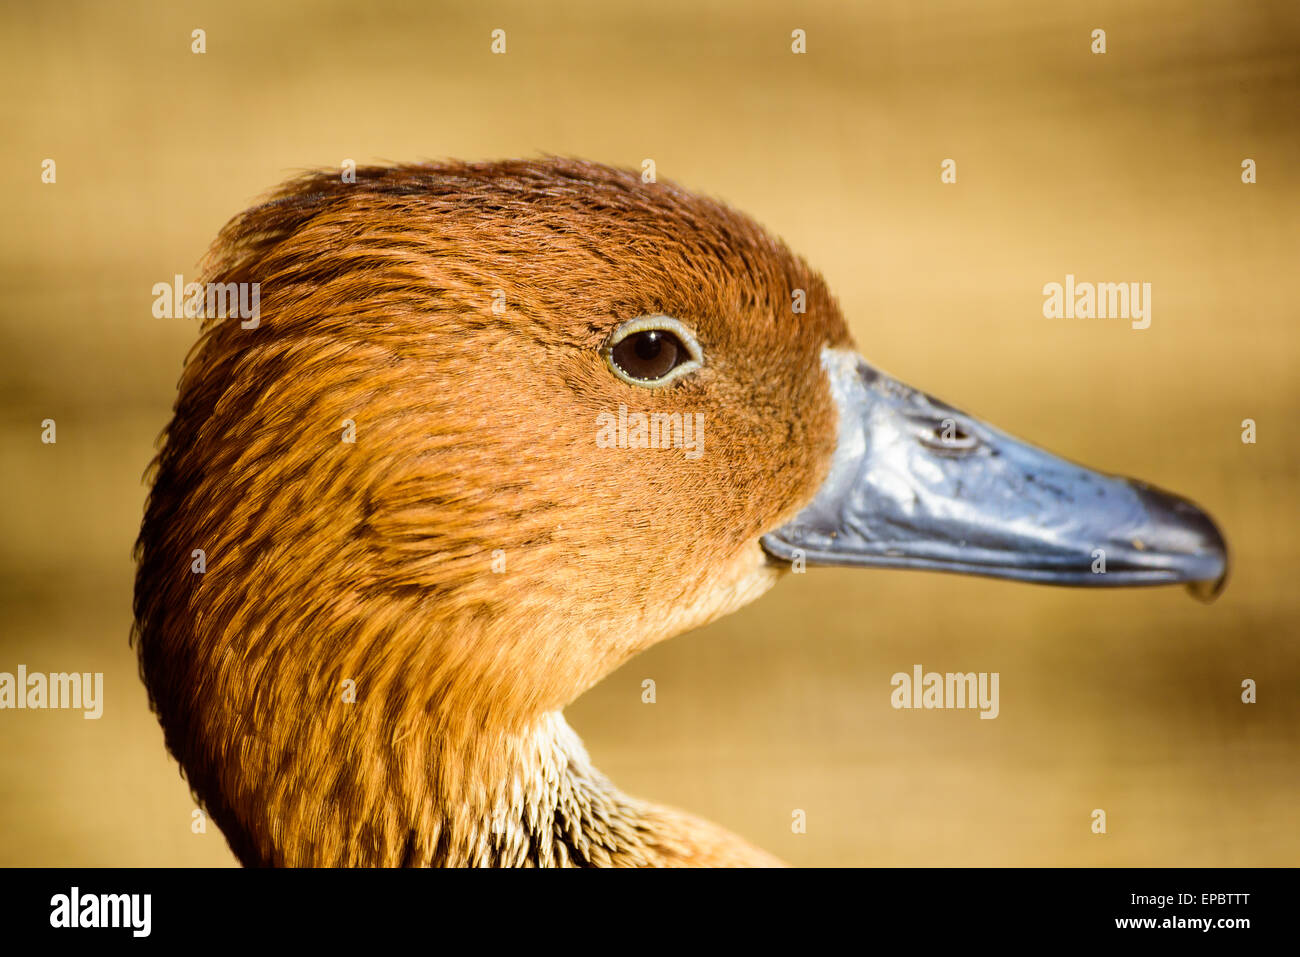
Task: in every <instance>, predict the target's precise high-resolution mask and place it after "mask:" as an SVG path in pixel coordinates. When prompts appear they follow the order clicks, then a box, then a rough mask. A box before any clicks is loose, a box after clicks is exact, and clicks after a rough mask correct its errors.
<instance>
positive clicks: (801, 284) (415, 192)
mask: <svg viewBox="0 0 1300 957" xmlns="http://www.w3.org/2000/svg"><path fill="white" fill-rule="evenodd" d="M205 279H206V281H210V282H258V283H260V289H261V319H260V325H259V326H258V328H256V329H242V328H241V327H240V324H239V322H238V321H237V320H234V319H231V320H225V321H217V320H212V319H209V320H207V321H206V322H205V326H204V329H203V332H202V335H201V338H200V341H199V342H198V343H197V345H196V346H195V348H194V350H193V351H192V353H191V355H190V357H189V358H188V360H187V363H186V367H185V371H184V374H183V376H182V379H181V382H180V388H179V396H178V398H177V401H176V406H175V413H174V417H173V419H172V421H171V424H170V425H169V426H168V428H167V430H166V432H165V435H164V441H163V444H162V446H161V451H160V453H159V455H158V457H157V459H156V461H155V463H154V474H155V478H154V484H153V488H152V492H151V494H150V497H149V502H148V506H147V509H146V514H145V519H144V523H143V527H142V529H141V533H140V539H139V543H138V546H137V551H138V559H139V571H138V576H137V580H136V595H135V612H136V641H137V646H138V650H139V655H140V662H141V669H142V674H143V677H144V680H145V682H146V684H147V686H148V689H149V693H150V696H151V700H152V702H153V706H154V708H155V710H156V711H157V713H158V716H159V718H160V720H161V722H162V725H163V728H164V730H165V733H166V739H167V744H168V747H169V748H170V750H171V751H172V753H173V754H174V755H175V756H176V758H177V759H178V760H179V762H180V764H181V766H182V768H183V769H184V772H185V774H186V775H187V778H188V780H189V782H190V784H191V786H192V787H193V789H194V791H195V792H196V794H197V795H198V797H199V798H200V799H201V800H202V801H203V803H204V804H205V805H206V806H207V807H208V808H209V810H210V813H211V814H212V816H213V818H214V819H215V820H216V822H217V823H218V824H219V825H220V827H221V828H222V830H223V832H224V833H225V834H226V835H227V837H228V839H229V841H230V843H231V846H232V848H233V849H234V851H235V853H236V855H237V856H238V857H239V859H240V860H241V861H243V862H244V863H245V864H250V865H253V864H277V865H399V864H407V865H429V864H450V865H489V864H492V865H526V864H537V865H551V864H578V865H588V864H592V865H614V864H626V865H642V864H681V863H685V864H733V863H770V862H771V859H770V858H768V857H767V856H766V855H763V854H762V853H761V852H758V851H755V850H754V849H753V848H750V847H749V846H748V845H746V844H745V843H744V842H742V841H740V839H738V838H735V837H733V836H731V835H729V834H727V833H726V832H724V831H722V830H721V829H719V828H716V827H714V826H712V825H709V824H706V823H704V822H702V821H698V820H696V819H694V818H690V817H688V816H686V815H684V814H682V813H680V812H677V811H672V810H669V809H663V808H657V807H655V806H653V805H649V804H646V803H643V802H640V801H637V800H634V799H632V798H629V797H626V796H624V795H623V794H621V793H620V792H619V791H618V790H617V789H616V788H614V787H613V786H612V785H611V784H610V783H609V782H608V781H607V780H606V779H605V778H604V777H603V776H601V775H600V774H599V773H598V772H596V771H595V770H594V769H593V768H592V767H591V766H590V763H589V762H588V761H587V758H586V755H585V753H583V750H582V747H581V744H580V742H578V740H577V738H576V736H575V735H574V734H573V733H572V732H571V731H570V730H569V729H568V727H567V726H566V725H565V724H564V722H563V719H562V718H561V717H560V716H559V712H560V710H561V709H562V708H563V707H564V706H565V705H566V704H567V703H568V702H569V701H571V700H573V699H574V698H575V697H576V696H577V695H579V694H581V693H582V692H583V691H584V690H585V689H587V688H588V687H590V686H591V685H592V684H593V683H595V682H596V681H597V680H599V679H600V678H601V677H603V676H604V675H606V674H608V673H609V672H610V671H612V670H613V669H615V668H617V667H618V666H619V665H620V664H622V663H623V662H624V661H626V660H627V659H628V658H629V657H631V656H632V655H634V654H636V653H637V652H638V651H641V650H642V649H644V648H646V647H648V646H649V645H651V644H653V643H655V642H657V641H660V640H662V639H664V638H667V637H670V636H671V635H673V634H677V633H679V632H681V631H684V630H686V629H689V628H693V627H696V626H698V625H701V624H703V623H704V622H707V621H709V620H711V619H713V618H716V617H718V616H719V615H722V614H726V613H727V612H729V611H731V610H733V609H734V608H736V607H738V606H739V605H741V604H743V603H744V602H746V601H749V600H752V599H753V598H754V597H757V595H758V594H760V593H761V592H762V591H763V590H765V589H766V588H767V587H769V586H770V585H771V583H772V581H773V580H774V579H775V577H776V576H777V574H778V573H777V571H776V570H774V569H773V568H772V567H771V566H769V565H768V564H767V563H765V562H764V560H763V558H762V555H761V552H760V550H759V548H758V545H757V539H758V537H759V536H760V535H761V534H762V533H763V532H764V531H766V530H768V529H770V528H772V527H774V526H776V525H777V524H779V523H780V522H781V521H782V520H784V519H786V518H788V517H790V516H791V515H792V514H793V513H794V512H795V511H796V510H797V509H798V508H799V507H800V506H801V505H802V504H803V503H805V502H806V501H807V500H808V499H810V498H811V497H812V495H813V493H814V491H815V490H816V488H817V486H818V484H819V482H820V480H821V478H822V477H823V476H824V473H825V471H826V468H827V465H828V462H829V457H830V454H831V450H832V447H833V443H834V415H835V413H834V410H833V407H832V404H831V400H830V397H829V394H828V392H827V390H826V386H825V383H824V381H823V378H822V375H821V372H820V367H819V361H818V356H819V351H820V349H821V348H822V346H823V345H827V344H833V345H838V344H843V343H845V342H847V338H848V336H847V332H846V330H845V326H844V323H843V321H842V319H841V318H840V314H839V311H838V309H837V307H836V305H835V303H834V301H833V299H832V298H831V296H830V294H829V293H828V291H827V290H826V287H825V285H824V283H823V282H822V280H821V279H820V277H818V276H817V275H816V273H814V272H813V271H812V270H810V269H809V268H808V267H807V266H806V265H805V264H804V263H803V262H802V261H801V260H799V259H798V258H796V257H795V256H793V255H792V254H791V253H790V252H789V251H788V250H787V249H786V248H785V247H784V246H783V245H781V244H780V243H779V242H777V241H776V240H773V239H772V238H770V237H769V236H768V235H767V234H766V233H764V232H763V231H762V230H761V229H760V228H759V227H758V226H757V225H756V224H755V223H753V222H752V221H751V220H749V219H748V218H746V217H745V216H743V215H741V214H739V213H737V212H734V211H732V210H731V209H729V208H727V207H725V206H724V205H722V204H720V203H717V202H715V201H712V200H709V199H705V198H702V197H699V196H696V195H693V194H691V193H688V192H686V191H684V190H682V189H680V188H678V187H676V186H673V185H671V184H667V183H658V184H645V183H642V182H641V180H640V177H639V176H637V175H636V174H634V173H630V172H623V171H619V170H614V169H609V168H607V167H604V166H599V165H595V164H592V163H586V162H580V161H574V160H563V159H545V160H539V161H509V162H499V163H482V164H463V163H439V164H427V165H411V166H397V167H376V168H368V169H359V170H357V177H356V182H355V183H354V184H348V183H343V182H341V181H340V179H339V176H338V174H337V173H328V172H320V173H312V174H308V175H305V176H302V177H299V178H297V179H295V180H293V181H291V182H289V183H287V184H285V185H284V186H282V187H281V188H280V189H278V190H277V191H276V192H275V193H274V194H272V196H271V197H270V198H269V199H268V200H267V201H266V202H264V203H262V204H260V205H258V206H256V207H254V208H252V209H250V210H248V211H247V212H245V213H243V214H242V215H240V216H238V217H236V218H235V219H234V220H232V221H231V222H230V223H229V224H228V225H227V226H226V227H225V228H224V229H223V230H222V232H221V234H220V236H219V237H218V239H217V241H216V243H215V244H214V246H213V248H212V250H211V252H210V254H209V257H208V260H207V263H206V275H205ZM796 288H800V289H804V290H806V292H807V297H808V307H807V312H806V314H796V313H793V312H792V310H791V306H790V303H791V293H792V290H794V289H796ZM496 290H501V291H502V292H503V293H504V295H505V303H506V310H505V312H504V314H497V313H494V312H493V310H492V304H493V294H494V292H495V291H496ZM654 313H663V314H667V315H670V316H673V317H676V318H677V319H679V320H681V321H682V322H684V323H686V324H687V325H688V326H690V327H691V328H693V329H694V330H695V332H696V335H697V337H698V340H699V342H700V344H701V346H702V347H703V349H704V352H705V356H706V360H705V365H704V367H703V368H702V369H701V370H699V371H698V372H696V373H694V374H692V375H691V376H688V377H686V378H684V379H682V380H681V381H680V382H678V383H677V384H675V385H674V386H673V387H671V388H665V389H660V390H649V389H642V388H638V387H636V386H632V385H629V384H627V383H624V382H622V381H620V380H619V379H617V378H615V377H614V376H613V375H612V374H611V373H610V371H609V370H608V369H607V368H606V367H605V364H604V362H603V360H602V358H601V356H600V354H599V350H600V347H601V345H602V344H603V343H604V342H605V340H606V339H607V337H608V336H609V334H610V332H611V331H612V330H613V329H614V328H615V327H616V326H617V325H618V324H619V323H621V322H623V321H625V320H627V319H631V318H635V317H637V316H641V315H646V314H654ZM620 404H623V405H626V406H627V407H628V409H629V410H633V411H643V412H646V413H651V412H656V411H662V412H673V411H677V412H688V413H692V412H700V413H703V414H704V416H705V423H706V432H705V435H704V440H705V444H704V447H703V454H702V455H701V456H700V457H699V458H697V459H688V458H686V457H684V456H683V455H682V454H681V450H674V449H650V450H645V449H602V448H597V446H596V441H595V437H596V431H597V430H596V424H595V423H596V417H597V415H598V414H600V413H602V412H610V413H617V410H618V407H619V405H620ZM344 419H352V420H354V421H355V423H356V442H355V444H348V443H344V442H342V441H341V440H340V436H341V430H342V428H343V420H344ZM198 548H201V549H204V551H205V552H206V556H207V570H206V572H205V573H203V574H196V573H192V572H191V570H190V564H191V553H192V551H193V550H194V549H198ZM497 550H500V551H501V552H503V553H504V556H505V561H506V571H505V572H504V573H495V572H493V571H492V561H493V553H494V552H496V551H497ZM345 679H351V680H353V681H355V683H356V688H357V701H356V702H355V703H351V704H349V703H345V702H344V701H343V682H344V680H345Z"/></svg>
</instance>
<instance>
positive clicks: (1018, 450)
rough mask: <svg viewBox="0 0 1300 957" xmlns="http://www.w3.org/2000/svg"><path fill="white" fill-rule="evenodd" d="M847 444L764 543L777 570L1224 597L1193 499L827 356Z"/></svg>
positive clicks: (1221, 554)
mask: <svg viewBox="0 0 1300 957" xmlns="http://www.w3.org/2000/svg"><path fill="white" fill-rule="evenodd" d="M822 362H823V365H824V367H825V368H826V371H827V373H828V375H829V377H830V382H831V389H832V391H833V394H834V397H835V402H836V405H837V406H838V408H839V440H838V442H839V444H838V446H837V448H836V451H835V456H834V459H833V460H832V463H831V468H830V472H829V474H828V475H827V477H826V480H825V482H824V483H823V485H822V487H821V489H820V490H819V491H818V492H817V495H816V496H815V497H814V498H813V500H812V502H810V503H809V504H808V505H807V506H806V507H805V508H804V509H803V510H802V511H801V512H800V513H799V514H798V515H796V516H795V517H794V519H793V520H792V521H790V522H789V523H788V524H786V525H784V526H782V527H781V528H778V529H776V530H775V531H773V532H770V533H769V534H767V535H764V536H763V538H762V544H763V547H764V549H766V550H767V552H768V553H769V554H770V555H771V556H773V557H774V558H777V559H780V560H783V561H794V560H796V559H797V558H800V557H802V558H803V559H804V560H805V561H806V563H807V564H809V565H817V564H822V565H861V566H876V567H884V568H922V569H931V570H934V571H947V572H956V573H961V574H967V575H987V576H990V577H993V578H1010V579H1015V580H1018V581H1030V582H1044V583H1048V584H1057V585H1082V586H1108V585H1164V584H1175V583H1180V582H1181V583H1187V584H1190V585H1192V586H1193V589H1192V590H1193V592H1194V593H1196V594H1198V595H1199V596H1201V597H1205V598H1212V597H1214V596H1215V595H1217V594H1218V593H1219V591H1221V590H1222V587H1223V584H1224V582H1225V580H1226V578H1227V572H1228V551H1227V545H1226V543H1225V542H1224V539H1223V535H1222V534H1221V533H1220V531H1219V529H1218V527H1217V526H1216V525H1215V524H1214V521H1213V520H1212V519H1211V518H1210V517H1209V516H1208V515H1206V514H1205V512H1203V511H1202V510H1201V509H1200V508H1198V507H1197V506H1196V505H1194V504H1192V503H1191V502H1189V501H1187V500H1186V499H1184V498H1180V497H1179V496H1177V495H1173V494H1171V493H1169V492H1164V491H1161V490H1160V489H1157V488H1153V487H1152V486H1150V485H1146V484H1144V483H1142V482H1139V481H1136V480H1134V479H1127V478H1121V477H1119V476H1114V475H1106V474H1103V473H1101V472H1094V471H1092V470H1091V469H1086V468H1083V467H1082V466H1079V465H1075V464H1074V463H1072V462H1067V461H1065V460H1064V459H1061V458H1058V457H1057V456H1055V455H1052V454H1050V453H1048V452H1045V451H1043V450H1042V449H1039V448H1035V447H1034V446H1032V445H1029V444H1028V443H1025V442H1021V441H1020V440H1018V439H1015V438H1012V437H1011V436H1009V435H1007V434H1005V433H1004V432H1000V431H998V430H997V429H995V428H993V427H991V426H989V425H986V424H985V423H983V422H980V421H979V420H977V419H974V418H972V417H970V416H968V415H965V414H963V413H961V412H959V411H957V410H956V409H954V408H952V407H951V406H948V405H946V404H944V403H943V402H940V401H938V400H937V399H934V398H932V397H931V396H928V395H926V394H925V393H923V392H918V391H917V390H916V389H913V388H911V387H909V386H906V385H904V384H903V383H901V382H898V381H897V380H895V379H891V378H890V377H889V376H887V375H885V374H883V373H881V372H879V371H877V370H875V369H873V368H872V367H871V366H870V365H868V364H867V363H866V361H865V360H863V359H862V358H861V357H860V356H858V355H857V354H856V353H854V352H851V351H848V350H842V349H827V350H825V351H824V352H823V354H822Z"/></svg>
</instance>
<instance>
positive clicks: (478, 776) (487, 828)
mask: <svg viewBox="0 0 1300 957" xmlns="http://www.w3.org/2000/svg"><path fill="white" fill-rule="evenodd" d="M443 740H444V744H445V743H446V741H447V739H446V738H444V739H443ZM432 790H433V793H434V794H435V795H436V808H435V809H434V811H433V817H434V822H433V825H434V826H433V828H432V829H431V830H430V831H427V832H426V833H428V834H429V836H430V837H432V838H433V839H432V840H428V841H425V842H424V843H425V846H424V847H417V848H414V849H413V850H414V853H413V854H412V855H411V857H410V859H408V860H404V861H403V862H402V863H404V864H413V865H429V864H432V865H435V866H452V867H457V866H462V867H464V866H468V867H518V866H530V865H531V866H540V867H572V866H577V867H582V866H620V865H622V866H633V867H635V866H644V865H649V864H656V863H662V862H663V859H664V858H665V857H667V856H671V853H672V850H673V847H672V842H671V841H670V840H669V837H670V835H667V834H664V833H663V822H662V821H661V820H660V819H659V817H658V816H657V815H656V814H655V813H654V809H653V807H652V806H650V805H648V804H646V803H645V802H642V801H638V800H636V799H635V798H631V797H628V796H627V795H625V794H623V793H622V792H621V791H619V790H618V789H617V788H616V787H615V786H614V785H613V784H612V783H611V782H610V781H609V779H607V778H606V777H605V776H604V775H603V774H601V773H600V772H599V771H597V770H596V769H595V768H594V767H593V766H592V764H591V761H590V759H589V758H588V756H587V752H586V749H585V748H584V747H583V745H582V742H581V740H579V738H578V736H577V734H575V733H574V731H573V730H572V729H571V728H570V727H569V725H568V724H567V723H566V722H565V720H564V718H563V716H562V715H561V714H560V713H559V712H551V713H548V714H545V715H543V716H541V718H540V719H538V720H537V721H536V722H535V723H532V724H531V725H530V726H528V727H527V728H525V729H523V730H521V731H516V732H497V733H493V732H489V731H483V732H480V733H479V734H477V735H475V736H474V737H472V738H470V739H469V740H465V741H463V742H462V743H461V744H460V745H458V746H457V745H452V746H451V747H444V749H443V750H442V751H441V753H440V756H439V759H438V760H437V761H436V763H435V769H434V774H433V776H432ZM435 835H436V836H435Z"/></svg>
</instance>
